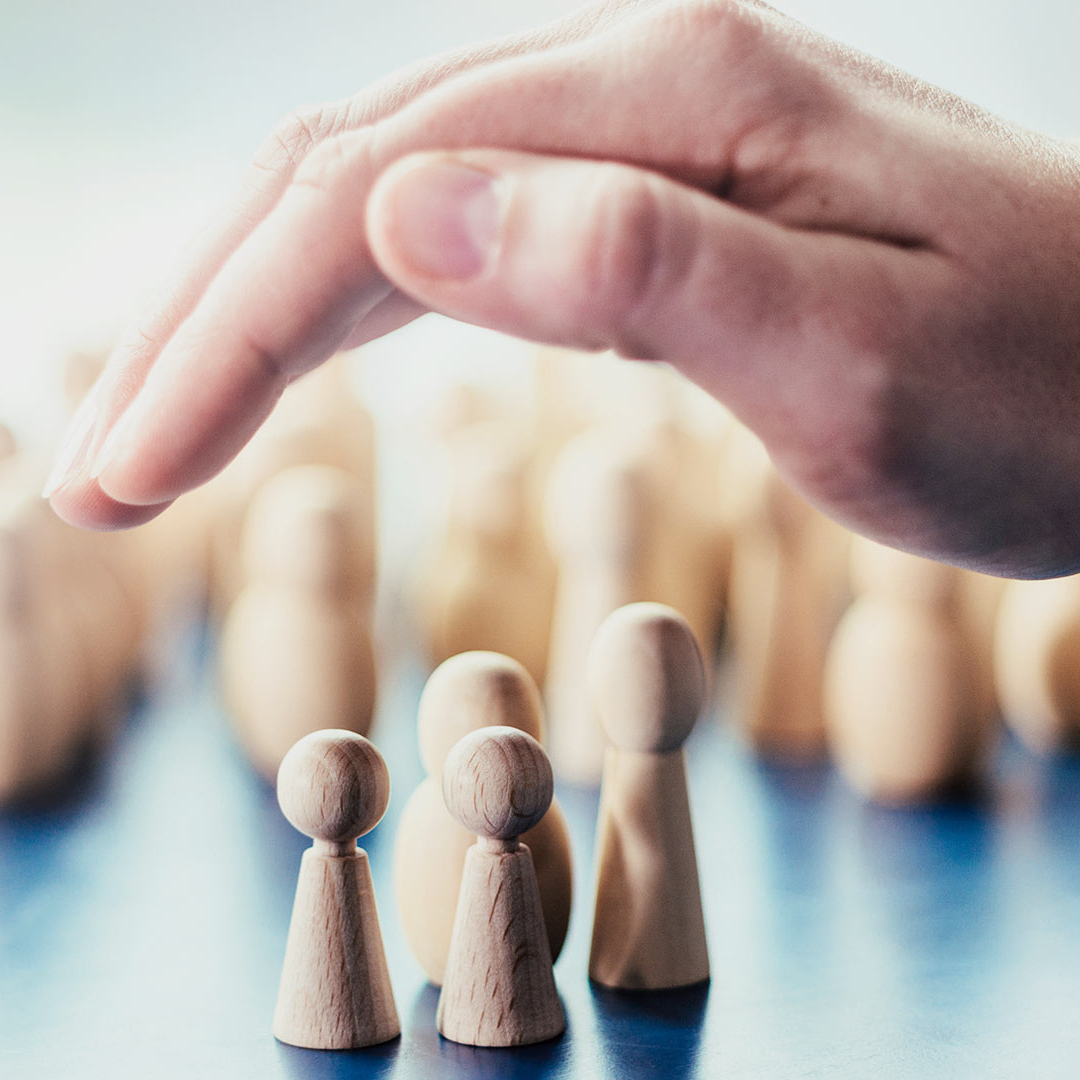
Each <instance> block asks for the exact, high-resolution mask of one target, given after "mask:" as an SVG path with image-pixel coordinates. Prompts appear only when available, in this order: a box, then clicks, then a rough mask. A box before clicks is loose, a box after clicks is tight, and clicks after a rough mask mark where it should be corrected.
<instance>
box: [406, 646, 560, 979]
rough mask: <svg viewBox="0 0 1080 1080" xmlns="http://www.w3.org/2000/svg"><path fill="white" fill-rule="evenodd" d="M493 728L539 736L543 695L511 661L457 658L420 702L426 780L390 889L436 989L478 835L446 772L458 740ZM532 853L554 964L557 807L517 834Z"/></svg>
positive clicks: (414, 801) (414, 800)
mask: <svg viewBox="0 0 1080 1080" xmlns="http://www.w3.org/2000/svg"><path fill="white" fill-rule="evenodd" d="M492 725H497V726H501V727H513V728H517V729H518V730H520V731H524V732H526V733H527V734H529V735H531V736H532V737H533V738H534V739H536V740H537V741H538V742H542V739H543V730H542V729H543V709H542V706H541V703H540V692H539V691H538V690H537V688H536V684H535V683H534V682H533V680H532V679H531V678H530V677H529V673H528V672H527V671H526V670H525V668H524V667H523V666H522V665H521V664H519V663H518V662H517V661H516V660H512V659H511V658H510V657H509V656H503V655H501V654H499V653H493V652H467V653H460V654H459V655H457V656H454V657H451V658H450V659H449V660H446V661H444V662H443V663H442V664H440V665H439V667H438V668H436V670H435V671H434V672H433V673H432V675H431V678H430V679H428V681H427V685H426V686H425V687H424V693H423V695H422V697H421V698H420V708H419V712H418V716H417V729H418V730H417V734H418V738H419V742H420V757H421V760H422V761H423V763H424V768H425V769H427V771H428V773H429V775H428V776H427V777H425V779H424V780H423V781H421V783H420V786H419V787H417V789H416V790H415V791H414V792H413V793H412V795H410V796H409V801H408V802H407V803H406V804H405V808H404V810H403V811H402V813H401V820H400V821H399V823H398V828H397V834H396V836H395V838H394V886H395V892H396V894H397V907H398V914H399V915H400V917H401V926H402V929H403V930H404V931H405V937H406V940H407V941H408V942H409V947H410V948H411V949H412V951H413V955H414V956H415V957H416V959H417V960H418V961H419V963H420V966H421V967H422V968H423V969H424V971H425V973H426V974H427V977H428V979H429V980H430V981H431V982H432V983H434V984H435V985H436V986H439V985H441V983H442V981H443V976H444V973H445V971H446V957H447V954H448V953H449V951H450V935H451V933H452V932H453V929H454V911H455V908H456V906H457V898H458V893H459V892H460V891H461V875H462V871H463V870H464V867H465V856H466V854H467V853H468V851H469V848H470V847H472V845H473V843H474V842H475V840H476V837H475V836H474V835H473V834H472V833H471V832H469V830H468V829H466V828H464V827H462V826H461V825H460V824H459V823H458V822H457V821H456V820H455V819H454V818H453V817H452V816H451V814H450V812H449V811H448V810H447V808H446V803H445V801H444V800H443V795H442V790H443V768H444V763H445V761H446V755H447V754H449V752H450V750H451V749H452V748H453V746H454V744H455V743H457V742H458V741H459V740H460V739H461V738H463V737H464V736H465V735H468V734H469V733H470V732H472V731H477V730H479V729H480V728H483V727H489V726H492ZM521 839H522V842H523V843H525V844H527V845H528V847H529V851H530V852H531V853H532V857H533V866H534V868H535V870H536V880H537V882H538V884H539V886H540V905H541V907H542V908H543V912H544V925H545V926H546V928H547V935H548V944H549V946H550V948H551V957H552V960H553V961H554V960H556V959H558V956H559V952H560V950H561V949H562V946H563V941H564V940H565V939H566V929H567V926H568V924H569V921H570V904H571V898H572V892H573V875H572V867H571V858H570V833H569V829H568V828H567V825H566V818H565V817H564V816H563V812H562V810H561V808H560V807H559V804H558V801H557V800H556V799H552V801H551V806H550V807H549V808H548V812H547V813H546V814H544V816H543V817H542V818H541V819H540V821H539V822H538V823H537V824H536V826H535V827H534V828H532V829H530V830H529V831H528V832H527V833H525V835H524V836H523V837H522V838H521Z"/></svg>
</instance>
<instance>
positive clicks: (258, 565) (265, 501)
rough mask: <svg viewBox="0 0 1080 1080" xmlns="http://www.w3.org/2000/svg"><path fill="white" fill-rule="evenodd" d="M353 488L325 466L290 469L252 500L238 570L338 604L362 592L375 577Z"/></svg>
mask: <svg viewBox="0 0 1080 1080" xmlns="http://www.w3.org/2000/svg"><path fill="white" fill-rule="evenodd" d="M369 515H370V510H369V508H368V506H367V504H366V501H365V499H364V495H363V492H362V491H361V485H360V482H359V481H358V480H357V479H356V478H355V477H354V476H352V475H351V474H350V473H347V472H345V470H344V469H339V468H336V467H334V466H332V465H294V466H291V467H290V468H287V469H283V470H281V472H279V473H276V474H275V475H274V476H272V477H271V478H270V479H269V480H267V481H266V482H265V483H263V484H262V485H261V486H260V487H259V489H258V490H257V492H256V493H255V495H254V496H253V497H252V500H251V504H250V506H249V507H248V510H247V513H246V515H245V517H244V530H243V537H242V540H241V549H242V559H243V564H244V571H245V573H246V574H247V576H248V577H249V578H259V579H262V580H270V581H277V582H284V583H289V584H294V585H299V586H303V587H307V588H312V589H321V590H324V591H327V592H334V593H339V594H341V595H342V597H345V596H347V595H353V594H356V593H366V592H367V591H369V590H370V588H371V580H372V578H373V576H374V573H375V556H374V552H373V551H371V550H370V544H369V540H368V538H369V535H370V529H369V528H367V522H368V521H369Z"/></svg>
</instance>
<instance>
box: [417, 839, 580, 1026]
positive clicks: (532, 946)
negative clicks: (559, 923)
mask: <svg viewBox="0 0 1080 1080" xmlns="http://www.w3.org/2000/svg"><path fill="white" fill-rule="evenodd" d="M437 1023H438V1027H439V1031H440V1033H441V1034H442V1035H444V1036H445V1037H446V1038H448V1039H452V1040H453V1041H454V1042H460V1043H467V1044H468V1045H470V1046H523V1045H527V1044H530V1043H537V1042H543V1041H545V1040H547V1039H552V1038H555V1037H556V1036H557V1035H561V1034H562V1033H563V1031H564V1030H565V1028H566V1018H565V1016H564V1015H563V1009H562V1004H561V1002H560V1001H559V996H558V993H557V991H556V989H555V976H554V974H553V972H552V968H551V951H550V949H549V948H548V943H547V935H546V934H545V932H544V925H543V913H542V911H541V907H540V893H539V890H538V888H537V885H536V874H535V872H534V870H533V865H532V856H531V855H530V854H529V850H528V848H527V847H525V846H524V845H519V846H518V847H517V849H516V850H514V851H491V850H488V849H486V848H485V847H483V846H481V844H474V845H473V846H472V847H471V848H469V851H468V854H467V855H466V857H465V868H464V872H463V874H462V879H461V897H460V900H459V902H458V906H457V914H456V917H455V920H454V931H453V935H452V937H451V941H450V954H449V957H448V960H447V965H446V979H445V982H444V983H443V988H442V992H441V994H440V995H439V1007H438V1013H437Z"/></svg>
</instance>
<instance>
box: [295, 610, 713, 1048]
mask: <svg viewBox="0 0 1080 1080" xmlns="http://www.w3.org/2000/svg"><path fill="white" fill-rule="evenodd" d="M587 674H588V690H589V696H590V698H591V701H592V704H593V707H594V708H595V710H596V714H597V716H598V717H599V720H600V723H601V725H602V729H603V731H604V733H605V735H606V738H607V740H608V746H607V750H606V760H605V766H604V782H603V787H602V795H601V804H600V825H599V831H598V840H597V844H598V849H597V885H596V907H595V917H594V923H593V935H592V950H591V955H590V960H589V977H590V978H592V979H594V980H595V981H597V982H599V983H601V984H603V985H605V986H609V987H615V988H623V989H633V990H664V989H672V988H676V987H682V986H689V985H693V984H695V983H700V982H702V981H704V980H706V979H708V977H709V960H708V951H707V947H706V940H705V924H704V918H703V915H702V904H701V893H700V887H699V883H698V873H697V861H696V856H695V852H694V841H693V835H692V829H691V822H690V806H689V798H688V793H687V782H686V769H685V758H684V752H683V749H682V744H683V742H684V741H685V740H686V738H687V736H688V735H689V733H690V731H691V728H692V727H693V725H694V722H695V720H696V719H697V716H698V713H699V712H700V710H701V708H702V704H703V702H704V699H705V672H704V667H703V664H702V659H701V653H700V651H699V649H698V647H697V643H696V642H695V640H694V636H693V633H692V631H691V630H690V627H689V625H688V624H687V622H686V620H685V619H684V618H683V617H682V616H681V615H679V614H678V613H677V612H675V611H674V610H673V609H672V608H669V607H666V606H664V605H660V604H651V603H640V604H631V605H628V606H625V607H623V608H620V609H618V610H617V611H615V612H614V613H612V614H611V615H610V616H609V617H608V618H607V619H606V620H605V621H604V623H603V624H602V626H601V627H600V629H599V631H598V633H597V634H596V637H595V640H594V642H593V645H592V648H591V650H590V653H589V657H588V660H587ZM542 734H543V732H542V711H541V706H540V698H539V692H538V690H537V688H536V684H535V682H534V681H533V679H532V678H531V676H530V675H529V674H528V672H527V671H526V670H525V669H524V667H522V665H521V664H519V663H517V662H516V661H514V660H511V659H510V658H509V657H506V656H504V655H502V654H499V653H491V652H469V653H463V654H460V655H458V656H455V657H452V658H450V659H449V660H447V661H446V662H444V663H443V664H442V665H440V667H439V668H438V669H437V670H436V671H435V672H434V674H433V675H432V676H431V678H430V680H429V681H428V684H427V686H426V688H425V690H424V693H423V696H422V699H421V703H420V708H419V739H420V748H421V754H422V757H423V759H424V763H425V765H426V767H427V768H428V770H429V773H430V775H429V776H428V778H427V779H426V780H424V781H423V783H422V784H421V785H420V787H419V788H418V789H417V790H416V792H415V793H414V794H413V796H412V797H411V799H410V800H409V803H408V805H407V806H406V808H405V811H404V813H403V816H402V818H401V822H400V825H399V828H398V832H397V836H396V840H395V857H394V864H395V865H394V870H395V886H396V891H397V894H398V900H399V906H400V909H401V914H402V922H403V926H404V929H405V934H406V937H407V938H408V940H409V943H410V945H411V946H412V948H413V951H414V953H415V954H416V957H417V959H418V960H419V962H420V964H421V965H422V967H423V968H424V971H425V972H426V974H427V976H428V978H429V979H430V980H431V982H432V983H434V984H436V985H439V986H441V991H440V996H439V1005H438V1012H437V1024H438V1029H439V1031H440V1032H441V1033H442V1034H443V1035H444V1036H445V1037H446V1038H448V1039H451V1040H453V1041H455V1042H460V1043H466V1044H469V1045H473V1046H520V1045H526V1044H530V1043H536V1042H542V1041H544V1040H547V1039H551V1038H555V1037H556V1036H558V1035H560V1034H562V1032H563V1030H564V1028H565V1018H564V1015H563V1010H562V1005H561V1002H560V1000H559V996H558V993H557V991H556V986H555V979H554V974H553V970H552V965H553V962H554V960H555V958H556V957H557V956H558V954H559V950H560V949H561V947H562V943H563V940H564V938H565V935H566V930H567V923H568V919H569V914H570V900H571V896H570V894H571V873H570V849H569V838H568V834H567V829H566V824H565V821H564V819H563V817H562V814H561V812H560V811H559V809H558V805H557V803H554V802H553V798H552V792H553V777H552V769H551V765H550V763H549V761H548V758H547V755H546V754H545V752H544V750H543V748H542V746H541V743H540V741H539V740H540V738H541V737H542ZM277 784H278V799H279V801H280V803H281V808H282V810H283V812H284V813H285V816H286V817H287V818H288V819H289V821H291V822H292V824H293V825H295V826H296V827H297V828H298V829H299V830H300V831H301V832H303V833H305V834H306V835H308V836H310V837H312V838H313V840H314V843H313V845H312V847H311V848H310V849H308V850H307V851H306V852H305V853H304V856H303V859H302V862H301V869H300V878H299V882H298V885H297V892H296V901H295V905H294V908H293V914H292V921H291V923H290V927H289V936H288V941H287V945H286V952H285V962H284V970H283V973H282V979H281V986H280V991H279V996H278V1002H277V1009H276V1012H275V1016H274V1034H275V1035H276V1036H277V1037H278V1038H279V1039H281V1040H282V1041H283V1042H287V1043H292V1044H294V1045H297V1046H305V1047H310V1048H315V1049H344V1048H352V1047H362V1046H369V1045H373V1044H376V1043H380V1042H385V1041H386V1040H388V1039H392V1038H394V1037H395V1036H397V1035H398V1034H399V1032H400V1024H399V1022H398V1016H397V1010H396V1007H395V1004H394V996H393V991H392V988H391V985H390V977H389V973H388V970H387V964H386V959H385V955H384V950H383V945H382V939H381V936H380V930H379V922H378V916H377V914H376V910H375V900H374V894H373V890H372V881H371V875H370V871H369V868H368V861H367V857H366V855H365V854H364V852H363V851H362V850H360V849H358V848H357V846H356V840H357V838H358V837H359V836H362V835H363V834H365V833H366V832H368V831H369V830H371V829H372V828H374V827H375V825H376V824H377V823H378V821H379V819H380V818H381V817H382V815H383V813H384V812H385V810H386V807H387V803H388V801H389V773H388V771H387V767H386V763H385V762H384V760H383V758H382V756H381V755H380V754H379V752H378V750H376V748H375V746H374V745H373V744H372V743H371V742H369V741H368V740H367V739H366V738H365V737H363V736H361V735H358V734H356V733H354V732H348V731H340V730H329V731H319V732H315V733H313V734H310V735H307V736H305V737H304V738H303V739H301V740H300V741H299V742H298V743H297V744H296V745H295V746H294V747H293V748H292V749H291V750H290V751H289V752H288V753H287V754H286V756H285V759H284V761H283V762H282V764H281V768H280V770H279V773H278V781H277Z"/></svg>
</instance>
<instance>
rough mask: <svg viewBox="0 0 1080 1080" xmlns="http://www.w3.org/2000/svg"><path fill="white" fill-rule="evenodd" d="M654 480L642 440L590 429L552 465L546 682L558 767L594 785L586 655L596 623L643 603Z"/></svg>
mask: <svg viewBox="0 0 1080 1080" xmlns="http://www.w3.org/2000/svg"><path fill="white" fill-rule="evenodd" d="M652 483H653V478H652V474H651V472H650V470H649V464H648V461H647V460H646V459H644V458H643V456H642V454H641V445H640V443H639V442H637V441H636V440H633V439H627V438H623V437H620V436H619V434H618V433H617V432H613V431H611V430H608V429H605V428H595V429H593V430H590V431H586V432H585V433H584V434H582V435H579V436H577V437H576V438H575V439H573V440H571V442H570V443H569V444H568V445H567V446H566V448H565V449H564V450H563V452H562V453H561V454H560V455H559V457H558V459H557V460H556V461H555V464H554V466H553V467H552V472H551V477H550V479H549V483H548V491H547V503H546V511H547V513H546V526H547V536H548V543H549V545H550V547H551V550H552V553H553V554H554V556H555V561H556V564H557V566H558V580H557V584H556V589H555V609H554V614H553V616H552V627H551V649H550V653H549V657H548V674H547V681H546V683H545V686H544V698H545V701H546V703H547V715H548V722H549V736H548V741H549V744H550V747H551V761H552V765H553V766H554V768H555V771H556V772H557V773H558V774H559V776H560V777H562V778H563V779H565V780H568V781H570V782H571V783H575V784H581V785H585V786H593V787H595V786H596V785H597V784H599V782H600V775H601V771H602V768H603V762H604V737H603V734H602V732H601V731H600V727H599V725H598V724H597V722H596V717H595V715H594V714H593V711H592V708H591V706H590V704H589V701H588V698H587V696H586V694H585V660H586V657H587V656H588V651H589V644H590V642H591V641H592V638H593V635H594V634H595V633H596V629H597V627H598V626H599V625H600V623H601V622H603V620H604V618H605V617H606V616H607V615H609V614H610V613H611V612H612V611H614V610H615V609H616V608H618V607H621V606H622V605H623V604H628V603H631V602H633V601H635V600H646V599H649V589H650V585H649V559H650V555H651V552H650V548H649V537H650V533H651V530H650V520H649V518H650V512H651V509H652V505H653V493H652V488H651V485H652Z"/></svg>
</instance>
